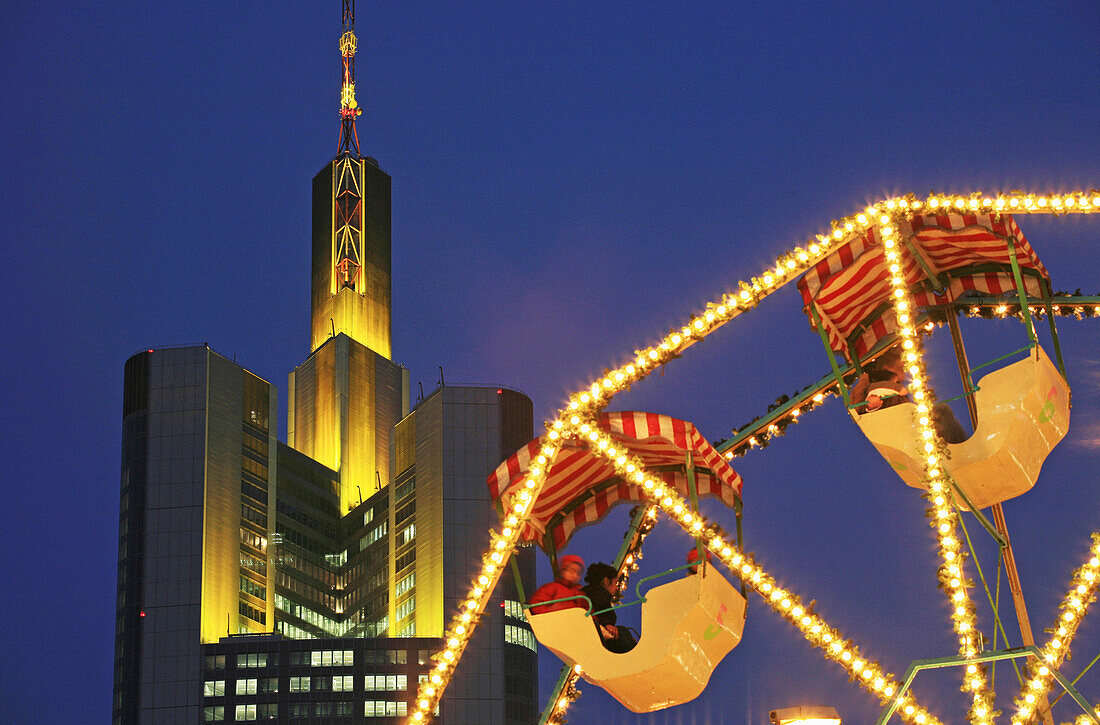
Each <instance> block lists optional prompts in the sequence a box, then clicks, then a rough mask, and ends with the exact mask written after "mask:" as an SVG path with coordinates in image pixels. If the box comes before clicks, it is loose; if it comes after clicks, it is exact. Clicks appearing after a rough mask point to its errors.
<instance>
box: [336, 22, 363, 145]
mask: <svg viewBox="0 0 1100 725" xmlns="http://www.w3.org/2000/svg"><path fill="white" fill-rule="evenodd" d="M343 4H344V9H343V16H342V21H343V27H344V33H343V35H341V36H340V55H342V56H343V58H344V80H343V84H342V85H341V86H340V146H339V148H337V150H336V155H337V156H341V155H343V154H350V155H351V156H353V157H355V158H359V134H357V133H356V131H355V119H356V117H357V116H359V114H361V113H362V112H363V110H362V109H361V108H359V104H358V103H357V102H356V100H355V47H356V39H355V0H343Z"/></svg>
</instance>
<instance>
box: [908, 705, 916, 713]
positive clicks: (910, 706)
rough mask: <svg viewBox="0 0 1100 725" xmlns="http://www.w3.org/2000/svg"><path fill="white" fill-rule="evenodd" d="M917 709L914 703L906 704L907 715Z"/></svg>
mask: <svg viewBox="0 0 1100 725" xmlns="http://www.w3.org/2000/svg"><path fill="white" fill-rule="evenodd" d="M916 709H917V708H915V707H913V706H912V705H906V706H905V714H906V715H912V714H913V713H914V712H915V711H916Z"/></svg>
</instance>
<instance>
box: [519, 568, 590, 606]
mask: <svg viewBox="0 0 1100 725" xmlns="http://www.w3.org/2000/svg"><path fill="white" fill-rule="evenodd" d="M558 570H559V571H560V572H561V574H560V576H559V577H558V578H557V579H555V580H554V581H552V582H549V583H547V584H543V585H542V586H541V587H539V588H538V589H536V590H535V593H534V594H532V595H531V600H530V601H529V602H528V603H529V604H538V603H539V602H549V601H552V600H554V599H564V598H565V597H576V596H581V595H583V592H581V586H580V584H581V576H582V575H583V574H584V559H582V558H580V557H579V556H577V555H576V554H566V555H565V556H563V557H562V558H561V561H560V563H559V565H558ZM571 607H581V608H583V609H587V608H588V604H587V603H586V602H585V601H584V600H583V599H571V600H569V601H567V602H554V603H553V604H546V605H543V606H541V607H531V614H546V613H547V612H556V611H558V610H559V609H569V608H571Z"/></svg>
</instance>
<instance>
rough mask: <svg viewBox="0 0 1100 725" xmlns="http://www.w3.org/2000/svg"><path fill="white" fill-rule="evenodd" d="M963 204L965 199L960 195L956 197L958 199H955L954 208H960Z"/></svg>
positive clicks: (964, 204)
mask: <svg viewBox="0 0 1100 725" xmlns="http://www.w3.org/2000/svg"><path fill="white" fill-rule="evenodd" d="M964 206H966V200H965V199H963V198H961V197H960V198H958V199H955V208H956V209H962V208H963V207H964Z"/></svg>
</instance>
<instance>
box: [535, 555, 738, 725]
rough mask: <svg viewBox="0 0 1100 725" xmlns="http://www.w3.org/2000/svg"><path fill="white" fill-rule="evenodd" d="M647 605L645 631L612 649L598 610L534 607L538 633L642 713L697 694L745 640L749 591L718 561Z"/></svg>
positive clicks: (655, 593) (660, 591) (651, 595)
mask: <svg viewBox="0 0 1100 725" xmlns="http://www.w3.org/2000/svg"><path fill="white" fill-rule="evenodd" d="M641 607H642V631H641V637H640V638H639V640H638V644H637V645H636V646H635V647H634V649H632V650H631V651H629V652H626V653H623V654H616V653H614V652H610V651H608V650H607V649H605V648H604V646H603V644H601V642H600V636H599V633H598V632H597V631H596V628H595V626H593V623H592V619H591V617H589V616H587V615H586V613H585V610H584V609H580V608H577V607H573V608H570V609H562V610H558V611H556V612H548V613H546V614H536V615H531V614H528V621H529V622H530V623H531V629H532V630H534V633H535V637H536V638H537V639H538V641H539V642H541V643H542V644H543V645H545V646H546V647H547V648H548V649H549V650H550V651H552V652H553V653H554V654H556V655H557V656H558V657H560V658H561V659H562V660H563V661H564V662H567V663H570V664H576V665H580V667H581V674H582V676H583V677H584V678H585V679H586V680H588V681H589V682H591V683H593V684H595V685H598V686H600V687H602V688H604V689H605V690H607V692H608V693H610V694H611V696H612V697H614V698H615V699H616V700H618V701H619V702H621V703H622V704H623V705H625V706H626V707H628V708H630V709H631V710H633V711H634V712H652V711H654V710H660V709H662V708H665V707H670V706H672V705H679V704H681V703H684V702H688V701H689V700H692V699H694V698H696V697H697V696H698V695H699V694H700V693H701V692H702V691H703V689H704V688H705V687H706V685H707V682H708V681H709V680H710V676H711V673H712V672H713V671H714V668H715V667H716V666H717V665H718V663H719V662H720V661H721V660H722V658H723V657H725V656H726V654H728V653H729V651H730V650H732V649H733V648H734V647H736V646H737V644H738V643H739V642H740V641H741V632H742V630H743V629H744V626H745V598H744V597H742V596H741V594H740V592H738V591H737V590H736V589H734V588H733V586H732V585H731V584H730V583H729V582H728V581H726V579H725V578H724V577H723V576H722V575H721V574H719V573H718V572H716V571H715V570H714V569H713V568H712V567H706V568H705V569H704V571H703V572H700V573H699V574H695V575H691V576H686V577H684V578H683V579H678V580H676V581H673V582H669V583H668V584H663V585H661V586H658V587H654V588H653V589H652V590H650V591H649V592H648V593H647V594H646V601H645V602H643V603H642V604H641Z"/></svg>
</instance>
